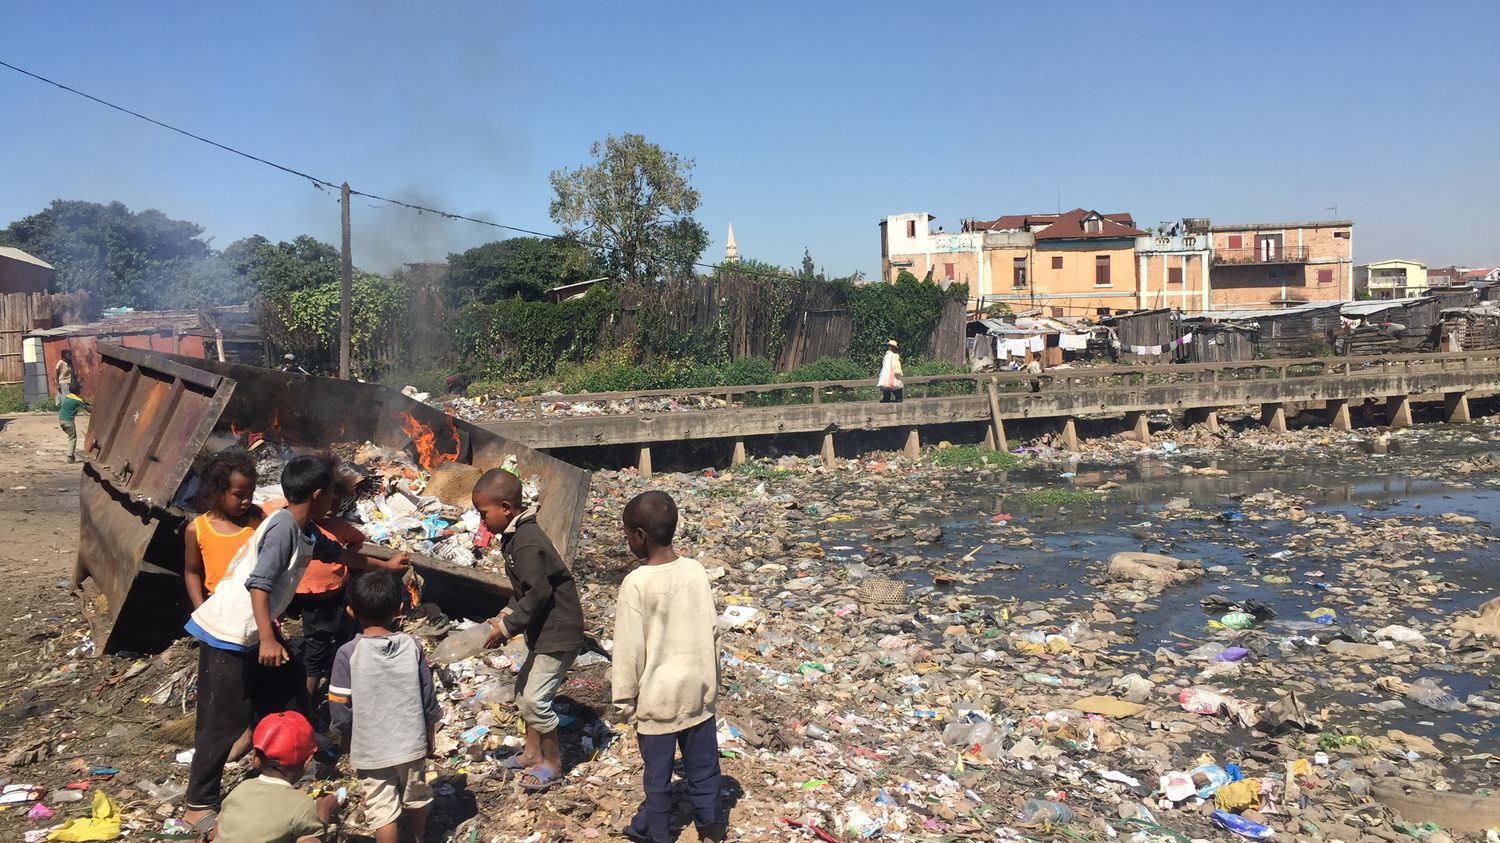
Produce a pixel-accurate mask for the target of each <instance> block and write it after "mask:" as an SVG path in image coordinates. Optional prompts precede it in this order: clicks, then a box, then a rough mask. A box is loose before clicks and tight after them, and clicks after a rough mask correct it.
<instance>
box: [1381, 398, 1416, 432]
mask: <svg viewBox="0 0 1500 843" xmlns="http://www.w3.org/2000/svg"><path fill="white" fill-rule="evenodd" d="M1385 419H1386V424H1388V425H1390V426H1391V427H1411V396H1410V395H1392V396H1391V397H1389V398H1387V399H1385Z"/></svg>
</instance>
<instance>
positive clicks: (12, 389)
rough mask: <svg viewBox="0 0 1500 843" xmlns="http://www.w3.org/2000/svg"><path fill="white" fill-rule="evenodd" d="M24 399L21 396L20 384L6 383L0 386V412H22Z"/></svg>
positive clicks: (24, 404)
mask: <svg viewBox="0 0 1500 843" xmlns="http://www.w3.org/2000/svg"><path fill="white" fill-rule="evenodd" d="M25 411H26V399H25V398H23V397H22V393H21V385H20V384H18V383H8V384H5V385H4V386H0V413H24V412H25Z"/></svg>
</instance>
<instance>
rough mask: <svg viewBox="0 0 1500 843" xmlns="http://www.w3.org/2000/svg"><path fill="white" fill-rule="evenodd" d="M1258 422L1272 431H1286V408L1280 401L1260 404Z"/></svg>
mask: <svg viewBox="0 0 1500 843" xmlns="http://www.w3.org/2000/svg"><path fill="white" fill-rule="evenodd" d="M1260 423H1261V424H1263V425H1265V426H1266V427H1269V428H1270V429H1271V432H1272V433H1286V408H1285V407H1283V406H1282V405H1281V402H1280V401H1277V402H1274V403H1270V404H1262V405H1260Z"/></svg>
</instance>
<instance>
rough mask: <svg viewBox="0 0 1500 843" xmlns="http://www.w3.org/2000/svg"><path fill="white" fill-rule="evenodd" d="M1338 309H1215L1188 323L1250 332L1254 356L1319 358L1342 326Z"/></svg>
mask: <svg viewBox="0 0 1500 843" xmlns="http://www.w3.org/2000/svg"><path fill="white" fill-rule="evenodd" d="M1341 306H1342V303H1341V302H1312V303H1309V304H1303V305H1298V306H1296V307H1290V308H1284V309H1278V310H1216V311H1210V312H1207V313H1201V314H1198V315H1197V316H1195V317H1193V318H1192V319H1191V320H1189V322H1190V324H1197V323H1198V322H1200V321H1201V322H1204V323H1212V324H1228V325H1235V326H1239V327H1241V328H1245V329H1249V330H1252V331H1254V332H1255V340H1256V349H1255V350H1256V356H1258V357H1322V356H1325V355H1327V354H1331V353H1332V352H1333V340H1334V336H1335V334H1336V333H1337V332H1338V330H1339V329H1340V328H1342V327H1343V323H1342V321H1341V317H1340V315H1339V308H1340V307H1341ZM1195 344H1196V343H1195Z"/></svg>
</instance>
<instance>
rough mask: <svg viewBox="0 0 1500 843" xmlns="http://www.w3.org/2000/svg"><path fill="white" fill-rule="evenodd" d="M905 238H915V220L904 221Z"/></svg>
mask: <svg viewBox="0 0 1500 843" xmlns="http://www.w3.org/2000/svg"><path fill="white" fill-rule="evenodd" d="M906 236H907V237H916V236H917V221H916V220H907V221H906Z"/></svg>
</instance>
